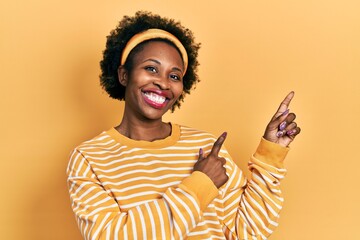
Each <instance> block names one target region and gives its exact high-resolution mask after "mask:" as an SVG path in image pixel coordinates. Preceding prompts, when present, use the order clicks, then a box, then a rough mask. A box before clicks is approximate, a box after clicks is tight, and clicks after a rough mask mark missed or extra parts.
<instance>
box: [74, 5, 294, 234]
mask: <svg viewBox="0 0 360 240" xmlns="http://www.w3.org/2000/svg"><path fill="white" fill-rule="evenodd" d="M198 49H199V44H196V43H195V42H194V39H193V36H192V33H191V32H190V31H189V30H188V29H185V28H184V27H182V26H181V25H180V24H179V23H178V22H175V21H173V20H171V19H166V18H161V17H160V16H158V15H153V14H150V13H147V12H138V13H136V15H135V16H134V17H124V19H123V20H122V21H121V22H120V24H119V26H118V27H117V28H116V29H115V30H114V31H112V32H111V34H110V36H109V37H108V39H107V45H106V49H105V51H104V59H103V60H102V62H101V69H102V74H101V84H102V86H103V88H104V89H105V90H106V91H107V92H108V93H109V95H110V96H111V97H113V98H116V99H119V100H125V109H124V114H123V118H122V121H121V123H120V124H119V125H118V126H117V127H115V128H112V129H110V130H108V131H105V132H103V133H101V134H100V135H98V136H97V137H95V138H93V139H91V140H89V141H87V142H84V143H82V144H81V145H80V146H78V147H77V148H76V149H75V150H74V151H73V153H72V155H71V158H70V162H69V166H68V169H67V174H68V185H69V192H70V197H71V200H72V208H73V211H74V213H75V215H76V219H77V222H78V225H79V228H80V230H81V232H82V235H83V237H84V238H85V239H172V238H175V239H183V238H185V239H266V238H267V237H268V236H269V235H270V234H271V233H272V231H273V230H274V228H275V227H276V226H277V220H278V217H279V212H280V210H281V207H282V203H283V198H282V197H281V191H280V189H279V181H280V179H282V178H283V177H284V175H285V169H284V168H283V163H282V162H283V160H284V158H285V156H286V153H287V151H288V148H287V146H288V145H289V144H290V142H292V140H294V137H295V136H296V135H297V134H299V133H300V128H299V127H298V126H297V125H296V123H295V122H294V119H295V114H293V113H289V110H288V105H289V103H290V101H291V99H292V97H293V95H294V94H293V92H291V93H290V94H289V95H288V96H287V97H286V98H285V99H284V101H283V102H282V103H281V105H280V107H279V109H278V110H277V112H276V113H275V115H274V117H273V118H272V120H271V121H270V123H269V124H268V126H267V128H266V130H265V134H264V136H263V138H262V140H261V142H260V145H259V147H258V149H257V151H256V152H255V154H254V155H253V156H252V157H251V159H250V162H249V169H250V171H251V172H252V175H251V179H250V180H247V179H246V178H245V177H244V175H243V173H242V172H241V170H240V169H239V168H238V167H237V166H236V164H235V163H234V162H233V160H232V159H231V157H230V155H229V154H228V152H227V151H226V149H225V148H224V147H223V143H224V141H225V139H226V133H223V134H222V135H221V136H220V137H219V138H218V139H215V138H214V137H213V136H212V135H211V134H209V133H206V132H203V131H199V130H195V129H192V128H189V127H185V126H181V125H177V124H174V123H165V122H163V121H162V116H163V115H164V114H165V113H166V112H167V111H169V110H172V111H173V110H174V109H175V107H179V106H180V103H181V101H182V100H183V98H184V96H185V94H188V93H190V90H191V88H192V87H193V85H194V84H195V83H196V82H198V81H199V80H198V76H197V66H198V62H197V59H196V58H197V52H198Z"/></svg>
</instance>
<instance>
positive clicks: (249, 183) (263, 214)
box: [215, 139, 288, 239]
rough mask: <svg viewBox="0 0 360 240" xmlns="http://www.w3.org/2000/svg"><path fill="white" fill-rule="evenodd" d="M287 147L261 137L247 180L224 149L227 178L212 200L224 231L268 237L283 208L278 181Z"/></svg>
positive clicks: (239, 234)
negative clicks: (219, 195) (219, 194)
mask: <svg viewBox="0 0 360 240" xmlns="http://www.w3.org/2000/svg"><path fill="white" fill-rule="evenodd" d="M287 152H288V148H285V147H282V146H280V145H278V144H275V143H272V142H269V141H267V140H265V139H262V140H261V142H260V145H259V147H258V149H257V151H256V152H255V154H254V155H253V156H252V157H251V159H250V162H249V169H250V171H251V175H250V179H246V178H245V177H244V176H243V173H242V171H241V170H240V169H239V168H238V167H237V166H236V164H234V162H232V160H231V158H230V156H229V155H228V153H227V152H226V151H222V154H223V156H224V157H225V158H226V159H227V172H228V174H229V180H228V182H227V183H226V184H225V186H223V187H222V189H221V191H222V195H221V198H219V199H215V204H216V205H217V206H218V208H217V209H218V215H219V216H220V219H221V220H222V222H223V225H224V233H225V235H227V237H228V238H230V236H232V237H233V238H234V239H236V238H238V239H267V238H268V237H269V236H270V235H271V233H272V232H273V230H274V229H275V228H276V227H277V226H278V218H279V212H280V210H281V209H282V205H283V201H284V200H283V197H282V196H281V190H280V180H281V179H282V178H283V177H284V176H285V174H286V170H285V169H284V168H283V160H284V158H285V156H286V154H287Z"/></svg>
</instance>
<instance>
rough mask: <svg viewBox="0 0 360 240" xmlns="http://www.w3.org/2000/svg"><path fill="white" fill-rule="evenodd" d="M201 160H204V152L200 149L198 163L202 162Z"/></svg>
mask: <svg viewBox="0 0 360 240" xmlns="http://www.w3.org/2000/svg"><path fill="white" fill-rule="evenodd" d="M203 159H204V151H203V149H202V148H200V150H199V159H198V162H200V161H202V160H203Z"/></svg>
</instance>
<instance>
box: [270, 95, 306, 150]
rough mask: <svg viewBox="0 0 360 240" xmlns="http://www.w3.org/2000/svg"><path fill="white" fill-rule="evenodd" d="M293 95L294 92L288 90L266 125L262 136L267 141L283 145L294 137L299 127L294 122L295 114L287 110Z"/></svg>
mask: <svg viewBox="0 0 360 240" xmlns="http://www.w3.org/2000/svg"><path fill="white" fill-rule="evenodd" d="M293 97H294V92H290V93H289V94H288V95H287V96H286V97H285V99H284V100H283V101H282V102H281V104H280V106H279V109H278V110H277V111H276V113H275V115H274V116H273V117H272V119H271V121H270V122H269V124H268V125H267V127H266V129H265V133H264V138H265V139H266V140H268V141H271V142H274V143H278V144H280V145H282V146H284V147H287V146H289V144H290V143H291V142H292V141H293V140H294V139H295V137H296V135H298V134H299V133H300V131H301V129H300V128H299V127H298V126H297V124H296V122H294V120H295V118H296V115H295V114H294V113H290V112H289V108H288V107H289V104H290V102H291V100H292V98H293Z"/></svg>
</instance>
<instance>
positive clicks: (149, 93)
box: [119, 41, 184, 120]
mask: <svg viewBox="0 0 360 240" xmlns="http://www.w3.org/2000/svg"><path fill="white" fill-rule="evenodd" d="M183 71H184V66H183V61H182V58H181V56H180V54H179V52H178V51H177V49H176V48H175V47H173V46H171V45H170V44H168V43H166V42H162V41H150V42H148V43H146V44H144V46H143V49H142V50H141V51H140V52H138V53H136V54H135V55H134V58H133V68H132V70H131V72H128V71H127V70H125V69H124V68H120V70H119V81H120V83H121V84H122V85H124V86H126V90H125V113H124V114H126V115H127V117H136V118H138V119H142V120H161V119H162V116H163V115H164V114H165V113H166V112H167V111H168V110H169V109H171V107H172V106H173V104H174V103H175V102H176V101H177V99H178V98H179V97H180V96H181V93H182V91H183V82H182V78H183Z"/></svg>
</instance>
